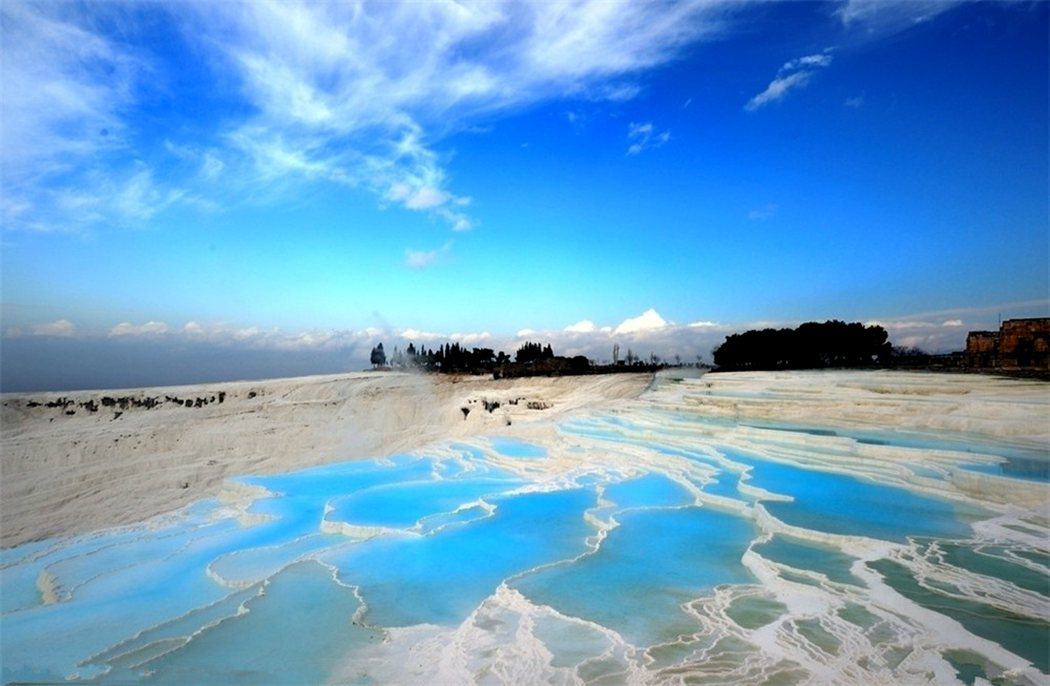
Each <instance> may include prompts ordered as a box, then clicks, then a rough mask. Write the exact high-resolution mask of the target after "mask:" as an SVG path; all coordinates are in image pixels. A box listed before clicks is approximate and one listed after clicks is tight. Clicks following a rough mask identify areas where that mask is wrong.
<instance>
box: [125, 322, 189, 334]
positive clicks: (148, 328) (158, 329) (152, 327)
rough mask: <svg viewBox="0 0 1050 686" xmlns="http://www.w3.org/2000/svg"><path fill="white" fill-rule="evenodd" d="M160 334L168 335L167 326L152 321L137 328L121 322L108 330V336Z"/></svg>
mask: <svg viewBox="0 0 1050 686" xmlns="http://www.w3.org/2000/svg"><path fill="white" fill-rule="evenodd" d="M187 326H188V325H187ZM162 333H168V325H167V324H165V323H164V322H154V321H149V322H146V323H145V324H139V325H137V326H136V325H135V324H131V323H130V322H121V323H120V324H117V325H116V326H114V327H113V328H112V329H110V330H109V335H110V336H150V335H153V336H155V335H157V334H162Z"/></svg>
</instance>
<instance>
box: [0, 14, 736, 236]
mask: <svg viewBox="0 0 1050 686" xmlns="http://www.w3.org/2000/svg"><path fill="white" fill-rule="evenodd" d="M736 11H737V7H736V4H735V3H733V2H730V1H729V0H719V1H717V2H707V1H704V0H685V1H684V2H679V3H674V4H672V5H667V4H666V3H663V2H658V1H657V0H643V1H639V2H626V1H624V2H610V1H609V0H577V1H575V2H571V3H548V2H511V1H510V0H507V1H504V2H492V3H452V2H435V3H428V4H427V5H426V6H425V8H423V6H420V5H412V4H407V3H400V2H385V3H373V4H368V5H359V4H351V3H343V2H316V3H276V2H272V3H271V2H252V3H240V2H229V3H205V2H188V3H178V4H171V5H158V4H155V3H144V4H134V3H133V4H131V5H105V6H103V5H91V4H88V5H79V4H71V3H28V2H20V1H19V0H12V1H11V2H6V3H3V5H2V6H0V12H2V21H0V24H2V30H3V44H4V82H5V83H4V95H5V97H4V98H3V102H2V105H0V106H2V113H0V114H2V116H0V121H2V126H3V129H2V136H3V141H4V145H3V152H2V155H3V159H2V162H3V168H4V185H5V193H4V199H3V202H2V207H0V210H2V212H3V219H4V223H5V226H7V227H22V228H36V229H41V230H53V229H56V228H70V227H74V228H75V227H78V226H90V225H92V224H98V223H103V222H105V223H109V222H111V221H117V222H118V223H122V221H123V220H127V221H130V222H132V223H140V222H148V221H150V220H152V219H154V218H155V217H156V216H157V215H158V214H160V213H161V212H163V211H165V210H166V209H168V208H170V207H172V206H174V205H176V204H180V203H185V204H190V205H196V206H202V207H203V206H207V205H208V204H209V200H208V198H204V199H202V198H201V197H200V196H201V194H204V195H208V194H209V193H211V194H212V195H211V196H209V197H211V200H210V202H211V205H213V206H214V205H218V204H225V203H224V202H223V203H218V202H215V197H214V196H215V195H217V194H221V193H223V192H225V193H226V194H227V195H230V194H232V195H235V196H236V197H239V198H246V197H257V198H258V197H263V198H273V197H274V196H275V194H279V193H280V192H281V191H283V190H285V189H288V190H295V185H296V184H297V183H310V184H317V183H323V184H336V185H341V186H345V187H348V188H353V189H362V190H365V191H368V192H371V193H373V194H374V195H375V196H376V197H377V198H378V199H379V201H380V203H382V204H391V205H396V206H399V207H402V208H404V209H406V210H410V211H416V212H423V213H427V214H430V215H433V216H435V217H437V218H438V219H440V220H441V221H443V222H445V223H447V224H448V226H449V227H451V228H452V229H454V230H456V231H465V230H467V229H470V228H472V227H473V226H475V225H476V220H475V219H474V218H472V217H471V216H470V213H469V209H468V207H467V204H466V202H464V201H465V200H468V197H467V196H466V195H465V194H463V193H461V192H457V191H455V190H454V189H453V186H454V184H453V181H452V179H451V178H450V176H449V174H448V173H447V171H446V167H447V162H448V159H449V154H450V153H449V152H440V151H439V148H440V145H441V143H442V141H443V140H444V139H445V138H446V137H447V136H448V135H449V134H450V133H454V132H456V131H461V130H468V129H473V128H477V127H483V126H485V125H486V124H487V123H488V122H487V121H486V120H491V119H492V118H495V117H498V116H499V115H500V114H501V113H504V112H513V111H518V110H520V109H521V108H523V107H527V106H531V105H534V104H536V103H539V102H542V101H547V100H552V99H555V98H564V97H570V98H578V99H585V100H590V101H601V100H623V99H628V98H631V97H634V96H635V95H637V93H638V92H639V90H640V89H639V86H638V82H637V77H638V76H639V74H641V73H642V72H644V71H645V70H647V69H650V68H652V67H655V66H658V65H660V64H663V63H665V62H667V61H668V60H670V59H672V58H674V57H675V56H676V55H677V54H678V53H679V51H680V50H681V49H682V48H683V47H684V46H686V45H689V44H691V43H694V42H696V41H698V40H703V39H706V38H711V37H717V36H719V35H721V34H722V33H723V32H724V30H725V26H726V22H727V20H728V18H729V17H730V16H731V15H732V14H733V13H735V12H736ZM161 13H162V14H163V15H164V19H165V23H169V24H174V26H175V30H176V31H178V32H180V33H181V35H182V36H184V37H186V38H187V39H188V40H190V41H192V42H194V43H195V47H194V52H193V54H194V55H195V56H199V57H200V59H201V61H202V64H206V65H208V68H209V69H211V74H212V76H213V77H214V78H215V79H216V81H217V83H219V82H221V88H222V89H223V94H224V97H227V98H228V99H229V102H230V104H232V105H234V107H231V108H230V109H229V110H228V112H226V113H224V116H223V117H221V118H220V117H217V116H216V117H212V118H211V119H208V118H205V119H204V120H201V121H199V122H196V129H195V130H194V132H193V138H192V141H188V140H180V139H179V138H178V137H177V134H176V133H175V132H174V131H173V132H172V133H169V134H168V137H167V138H166V139H165V138H162V139H160V140H158V139H157V138H156V137H154V136H143V135H142V133H143V132H142V131H141V130H138V128H137V127H138V126H139V119H138V118H137V115H138V114H139V113H141V110H142V108H144V107H151V105H150V102H149V99H148V98H147V97H144V96H145V95H147V94H148V93H150V92H153V93H157V92H166V91H165V89H167V88H169V87H172V84H174V83H176V81H177V80H176V79H175V78H173V74H172V73H171V72H172V71H173V70H175V69H179V68H181V65H178V64H173V63H171V62H170V61H167V60H168V59H169V58H168V57H166V56H164V55H163V54H161V53H157V52H154V50H153V47H152V45H151V44H150V43H149V42H148V41H146V40H144V36H146V35H147V33H148V31H147V30H146V29H141V30H140V27H144V26H147V25H155V24H156V22H155V21H154V20H155V19H156V15H157V14H161ZM118 15H119V17H118ZM113 17H117V20H116V21H111V20H109V19H113ZM100 18H108V19H106V20H102V19H100ZM115 24H119V25H120V27H121V30H120V32H119V34H118V33H116V32H115V31H114V30H113V26H114V25H115ZM213 85H214V84H213ZM169 95H170V94H169ZM151 146H152V147H151ZM158 152H165V153H167V155H168V157H167V159H168V160H170V161H172V163H173V166H172V167H171V168H165V169H164V170H163V173H161V170H160V168H158V167H157V166H156V165H157V160H158V159H160V158H159V157H158V155H157V153H158ZM175 163H178V164H175ZM220 179H221V180H223V181H224V182H225V183H222V184H217V183H215V182H216V181H217V180H220ZM220 189H221V190H220ZM93 198H94V199H99V198H101V199H102V200H94V201H93V200H92V199H93ZM225 199H226V198H223V200H225Z"/></svg>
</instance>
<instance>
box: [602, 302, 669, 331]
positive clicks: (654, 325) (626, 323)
mask: <svg viewBox="0 0 1050 686" xmlns="http://www.w3.org/2000/svg"><path fill="white" fill-rule="evenodd" d="M667 326H669V325H668V323H667V321H666V320H665V319H664V318H663V317H661V316H660V314H659V313H658V312H657V311H656V310H654V309H652V308H649V309H648V310H646V311H645V312H643V313H642V314H640V315H638V316H637V317H630V318H628V319H624V320H623V321H622V322H620V325H619V326H617V327H616V328H615V329H613V334H615V335H617V336H619V335H623V334H635V333H638V332H640V331H652V330H654V329H663V328H666V327H667Z"/></svg>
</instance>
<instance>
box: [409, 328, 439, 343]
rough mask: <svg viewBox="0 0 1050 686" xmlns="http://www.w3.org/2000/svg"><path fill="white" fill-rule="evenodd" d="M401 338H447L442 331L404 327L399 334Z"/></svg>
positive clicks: (413, 339) (430, 339) (419, 339)
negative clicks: (435, 331)
mask: <svg viewBox="0 0 1050 686" xmlns="http://www.w3.org/2000/svg"><path fill="white" fill-rule="evenodd" d="M399 335H400V336H401V338H404V339H405V340H407V341H410V342H411V341H433V340H437V339H439V338H440V339H442V340H444V339H447V338H448V336H446V335H445V334H443V333H434V332H433V331H420V330H419V329H405V330H404V331H402V332H401V333H400V334H399Z"/></svg>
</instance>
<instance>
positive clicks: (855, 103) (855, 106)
mask: <svg viewBox="0 0 1050 686" xmlns="http://www.w3.org/2000/svg"><path fill="white" fill-rule="evenodd" d="M842 106H843V107H848V108H850V109H851V110H859V109H860V108H861V107H864V96H863V95H855V96H853V97H852V98H846V99H845V100H843V101H842Z"/></svg>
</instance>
